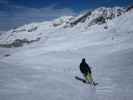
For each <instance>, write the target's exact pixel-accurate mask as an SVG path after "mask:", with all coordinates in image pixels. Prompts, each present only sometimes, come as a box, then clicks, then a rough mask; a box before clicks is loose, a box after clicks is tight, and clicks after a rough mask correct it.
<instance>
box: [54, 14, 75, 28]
mask: <svg viewBox="0 0 133 100" xmlns="http://www.w3.org/2000/svg"><path fill="white" fill-rule="evenodd" d="M73 19H74V17H73V16H61V17H60V18H57V19H55V20H54V21H53V26H54V27H57V26H60V25H63V24H67V23H69V22H70V21H71V20H73Z"/></svg>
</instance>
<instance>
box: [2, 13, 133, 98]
mask: <svg viewBox="0 0 133 100" xmlns="http://www.w3.org/2000/svg"><path fill="white" fill-rule="evenodd" d="M68 18H70V17H68ZM56 21H57V20H56ZM57 22H58V21H57ZM105 26H107V27H108V28H107V29H104V27H105ZM35 27H37V28H35ZM31 28H32V29H35V30H34V31H32V32H28V31H27V30H29V29H31ZM13 31H14V30H10V31H8V32H7V33H6V34H4V35H3V36H1V37H2V38H1V40H0V42H1V43H10V42H11V41H13V40H14V39H16V38H14V37H17V38H22V39H23V38H25V37H28V38H29V39H33V38H37V37H41V40H40V41H39V42H36V43H33V44H30V45H25V46H23V47H19V48H10V49H9V48H8V49H6V48H0V100H132V98H133V95H132V94H133V84H132V83H133V73H132V70H133V45H132V43H133V11H130V12H127V13H125V14H123V15H122V16H120V17H117V18H115V19H113V20H109V21H108V22H107V23H106V24H102V25H94V26H91V27H88V28H87V29H86V28H84V27H83V25H82V23H81V24H79V25H77V26H76V27H72V28H62V27H53V22H42V23H33V24H30V25H25V26H22V27H20V28H18V29H16V30H15V32H13ZM17 31H19V32H17ZM9 34H10V35H11V34H12V35H13V36H12V38H11V37H9V38H8V36H9ZM5 39H6V40H5ZM5 54H10V56H8V57H5V56H4V55H5ZM83 57H85V58H86V60H87V63H88V64H89V65H90V66H91V68H92V72H93V78H94V80H95V81H96V82H98V83H99V85H97V86H96V87H94V86H91V85H88V84H84V83H82V82H80V81H77V80H75V79H74V76H80V77H82V74H81V73H80V71H79V63H80V62H81V59H82V58H83Z"/></svg>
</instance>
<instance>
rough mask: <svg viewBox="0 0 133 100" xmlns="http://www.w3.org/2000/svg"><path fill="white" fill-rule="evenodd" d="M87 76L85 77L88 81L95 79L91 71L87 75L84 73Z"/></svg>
mask: <svg viewBox="0 0 133 100" xmlns="http://www.w3.org/2000/svg"><path fill="white" fill-rule="evenodd" d="M84 76H85V79H86V80H87V81H91V82H92V81H93V78H92V75H91V73H87V74H86V75H84Z"/></svg>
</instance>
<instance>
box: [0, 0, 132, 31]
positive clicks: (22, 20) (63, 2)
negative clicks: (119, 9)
mask: <svg viewBox="0 0 133 100" xmlns="http://www.w3.org/2000/svg"><path fill="white" fill-rule="evenodd" d="M130 4H133V0H0V30H9V29H11V28H15V27H17V26H20V25H23V24H27V23H31V22H40V21H44V20H51V19H54V18H57V17H60V16H66V15H68V16H69V15H78V14H79V13H81V12H83V11H86V10H89V9H95V8H97V7H101V6H106V7H112V6H124V7H126V6H128V5H130Z"/></svg>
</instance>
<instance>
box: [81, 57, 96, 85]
mask: <svg viewBox="0 0 133 100" xmlns="http://www.w3.org/2000/svg"><path fill="white" fill-rule="evenodd" d="M80 71H81V73H82V74H83V76H84V77H85V80H86V82H87V83H91V84H93V83H94V82H93V78H92V72H91V68H90V66H89V65H88V64H87V63H86V61H85V58H83V59H82V61H81V63H80Z"/></svg>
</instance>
